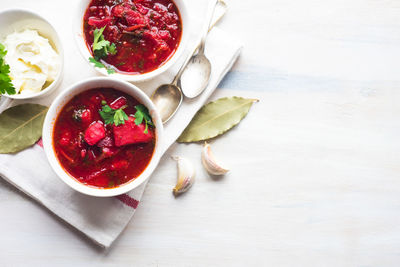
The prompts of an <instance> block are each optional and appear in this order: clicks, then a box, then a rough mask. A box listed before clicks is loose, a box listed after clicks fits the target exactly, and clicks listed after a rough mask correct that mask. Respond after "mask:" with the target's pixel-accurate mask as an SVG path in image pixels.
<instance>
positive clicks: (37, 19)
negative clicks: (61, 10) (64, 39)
mask: <svg viewBox="0 0 400 267" xmlns="http://www.w3.org/2000/svg"><path fill="white" fill-rule="evenodd" d="M25 29H31V30H37V31H38V32H39V34H40V35H41V36H43V37H45V38H47V39H48V40H49V41H50V44H51V46H52V47H53V48H54V49H55V50H56V52H57V53H58V54H59V56H60V62H61V66H60V71H59V73H58V75H57V77H56V79H55V80H54V81H53V82H52V83H51V84H50V85H49V86H48V87H46V88H45V89H43V90H42V91H40V92H38V93H36V94H32V95H19V94H16V95H7V97H10V98H14V99H31V98H39V97H43V96H45V95H47V94H49V93H50V92H52V91H54V90H55V89H56V88H57V87H58V85H59V84H60V82H61V79H62V74H63V66H64V50H63V46H62V44H61V41H60V38H59V37H58V34H57V32H56V30H55V29H54V28H53V26H51V24H50V23H49V22H48V21H47V20H46V19H44V18H43V17H41V16H40V15H38V14H36V13H33V12H32V11H29V10H24V9H9V10H5V11H2V12H0V42H1V41H3V40H4V39H5V38H6V37H7V35H9V34H11V33H13V32H15V31H21V30H25Z"/></svg>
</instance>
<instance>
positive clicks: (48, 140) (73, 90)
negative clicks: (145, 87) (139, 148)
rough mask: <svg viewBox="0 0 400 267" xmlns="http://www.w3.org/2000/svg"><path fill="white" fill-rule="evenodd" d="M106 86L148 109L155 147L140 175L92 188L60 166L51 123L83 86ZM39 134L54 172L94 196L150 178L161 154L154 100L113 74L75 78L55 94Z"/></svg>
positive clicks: (123, 189) (126, 188)
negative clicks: (154, 128)
mask: <svg viewBox="0 0 400 267" xmlns="http://www.w3.org/2000/svg"><path fill="white" fill-rule="evenodd" d="M107 87H109V88H114V89H117V90H120V91H122V92H124V93H127V94H129V95H131V96H133V97H134V98H136V99H137V100H139V102H141V103H142V104H143V105H145V106H146V107H147V108H148V109H149V112H150V115H151V117H152V120H153V122H154V124H155V127H156V131H155V133H156V145H155V150H154V153H153V157H152V158H151V161H150V163H149V164H148V166H147V167H146V169H145V170H144V171H143V172H142V174H141V175H140V176H138V177H137V178H135V179H134V180H132V181H130V182H128V183H125V184H123V185H121V186H119V187H116V188H111V189H103V188H94V187H90V186H87V185H84V184H82V183H80V182H78V181H77V180H76V179H75V178H74V177H72V176H71V175H70V174H68V173H67V172H66V171H65V170H64V169H63V168H62V167H61V165H60V163H59V161H58V159H57V156H56V154H55V151H54V146H53V132H54V131H53V128H54V124H55V121H56V119H57V117H58V114H59V112H60V111H61V110H62V108H63V107H64V106H65V104H67V103H68V102H69V101H70V100H71V99H72V98H73V97H74V96H76V95H78V94H79V93H82V92H84V91H86V90H90V89H94V88H107ZM42 138H43V147H44V150H45V153H46V156H47V158H48V160H49V162H50V165H51V167H52V168H53V170H54V171H55V172H56V174H57V175H58V176H59V177H60V178H61V180H63V181H64V182H65V183H66V184H67V185H69V186H70V187H72V188H73V189H75V190H76V191H79V192H81V193H83V194H86V195H91V196H97V197H111V196H117V195H121V194H124V193H126V192H128V191H131V190H133V189H135V188H136V187H138V186H139V185H141V184H142V183H143V182H145V181H146V180H147V179H148V178H149V176H150V174H151V173H152V172H153V171H154V169H155V168H156V166H157V164H158V162H159V160H160V158H161V149H162V140H163V124H162V122H161V118H160V115H159V114H158V112H157V110H156V108H155V106H154V104H153V102H151V100H150V98H149V97H148V96H147V95H146V94H145V93H143V92H142V91H141V90H140V89H139V88H138V87H136V86H134V85H132V84H130V83H128V82H125V81H121V80H117V79H113V78H107V77H97V78H90V79H87V80H85V81H82V82H78V83H76V84H74V85H72V86H71V87H69V88H68V89H66V90H65V91H63V92H62V93H61V94H60V95H58V96H57V98H56V99H55V100H54V101H53V103H52V104H51V106H50V108H49V111H48V112H47V115H46V118H45V121H44V125H43V136H42ZM49 182H51V181H49Z"/></svg>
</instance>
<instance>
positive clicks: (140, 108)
mask: <svg viewBox="0 0 400 267" xmlns="http://www.w3.org/2000/svg"><path fill="white" fill-rule="evenodd" d="M101 104H102V105H103V108H102V109H101V110H100V111H99V113H100V116H101V117H102V118H103V120H104V123H105V124H111V125H112V124H114V125H115V126H118V125H121V124H125V121H127V120H129V117H128V115H127V114H126V113H125V111H124V108H126V106H123V107H122V108H119V109H113V108H112V107H110V106H109V105H107V103H106V101H104V100H103V101H101ZM135 109H136V113H135V115H134V116H135V124H136V125H140V124H142V123H143V121H144V123H145V125H146V128H145V129H144V131H143V132H144V133H145V134H147V133H148V132H149V131H148V129H149V125H150V126H154V123H153V121H152V120H151V117H150V114H149V110H148V109H147V108H146V107H145V106H144V105H136V106H135Z"/></svg>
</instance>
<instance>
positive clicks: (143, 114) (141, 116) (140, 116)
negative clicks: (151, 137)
mask: <svg viewBox="0 0 400 267" xmlns="http://www.w3.org/2000/svg"><path fill="white" fill-rule="evenodd" d="M135 109H136V113H135V124H136V125H139V124H141V123H142V122H143V120H144V122H145V124H146V128H145V129H144V133H145V134H147V133H148V128H149V125H151V126H154V124H153V121H152V120H151V117H150V114H149V110H148V109H147V108H146V107H145V106H144V105H137V106H135Z"/></svg>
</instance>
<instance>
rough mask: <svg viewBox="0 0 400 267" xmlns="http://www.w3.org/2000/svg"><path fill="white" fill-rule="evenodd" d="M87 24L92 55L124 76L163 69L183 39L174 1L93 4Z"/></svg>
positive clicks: (115, 0)
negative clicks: (125, 74) (161, 67)
mask: <svg viewBox="0 0 400 267" xmlns="http://www.w3.org/2000/svg"><path fill="white" fill-rule="evenodd" d="M83 20H84V21H83V31H84V36H85V40H86V44H87V46H88V48H89V50H90V51H91V53H92V55H93V56H94V57H95V58H96V60H97V61H100V62H101V63H103V64H105V65H106V68H107V67H109V66H112V68H113V69H115V70H117V71H119V72H122V73H129V74H142V73H147V72H150V71H153V70H155V69H157V68H159V67H160V66H161V65H163V64H164V63H165V62H166V61H168V60H169V59H170V58H171V57H172V56H173V54H174V53H175V51H176V50H177V48H178V45H179V42H180V40H181V35H182V22H181V18H180V14H179V11H178V9H177V7H176V5H175V3H174V2H173V1H172V0H92V1H91V2H90V4H89V6H88V8H87V10H86V12H85V15H84V18H83ZM103 28H104V29H103ZM96 30H97V31H98V33H100V32H101V36H100V37H99V35H100V34H98V35H97V36H96ZM101 30H102V31H101ZM102 40H104V41H106V43H104V42H101V41H102ZM94 42H96V44H95V45H94ZM107 42H109V43H108V44H107ZM96 49H98V51H97V52H96V51H95V50H96Z"/></svg>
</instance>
